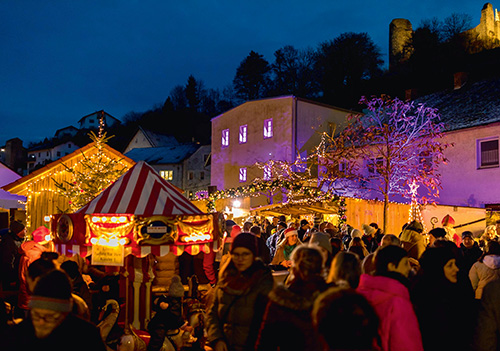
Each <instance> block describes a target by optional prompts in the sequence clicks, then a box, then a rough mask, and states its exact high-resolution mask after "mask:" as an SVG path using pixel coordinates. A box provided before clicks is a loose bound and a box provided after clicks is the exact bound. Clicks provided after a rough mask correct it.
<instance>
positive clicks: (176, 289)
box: [168, 275, 184, 297]
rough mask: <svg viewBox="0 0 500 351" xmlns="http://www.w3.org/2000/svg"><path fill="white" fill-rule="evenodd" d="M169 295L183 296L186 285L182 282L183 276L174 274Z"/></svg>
mask: <svg viewBox="0 0 500 351" xmlns="http://www.w3.org/2000/svg"><path fill="white" fill-rule="evenodd" d="M168 296H170V297H183V296H184V286H183V285H182V283H181V277H179V276H178V275H174V276H173V277H172V280H171V281H170V287H169V288H168Z"/></svg>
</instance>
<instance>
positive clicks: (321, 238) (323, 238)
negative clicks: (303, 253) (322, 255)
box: [309, 232, 332, 253]
mask: <svg viewBox="0 0 500 351" xmlns="http://www.w3.org/2000/svg"><path fill="white" fill-rule="evenodd" d="M309 243H311V244H315V245H318V246H320V247H322V248H323V249H325V250H326V251H328V252H329V253H332V244H331V243H330V235H328V234H325V233H322V232H316V233H314V234H313V235H311V239H309Z"/></svg>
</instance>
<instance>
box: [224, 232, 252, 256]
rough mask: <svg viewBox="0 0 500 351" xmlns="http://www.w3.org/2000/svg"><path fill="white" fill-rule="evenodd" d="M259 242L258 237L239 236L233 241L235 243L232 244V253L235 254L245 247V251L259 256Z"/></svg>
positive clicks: (249, 235)
mask: <svg viewBox="0 0 500 351" xmlns="http://www.w3.org/2000/svg"><path fill="white" fill-rule="evenodd" d="M258 240H259V238H258V237H257V236H255V235H253V234H250V233H241V234H238V236H236V238H234V239H233V243H232V244H231V252H233V251H234V249H236V248H237V247H244V248H245V249H248V250H250V251H252V253H253V255H254V256H258V251H259V245H258Z"/></svg>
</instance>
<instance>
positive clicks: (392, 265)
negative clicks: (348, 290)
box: [356, 245, 424, 351]
mask: <svg viewBox="0 0 500 351" xmlns="http://www.w3.org/2000/svg"><path fill="white" fill-rule="evenodd" d="M410 270H411V267H410V263H409V260H408V254H407V252H406V250H405V249H403V248H401V247H398V246H394V245H389V246H386V247H383V248H381V249H379V250H377V253H376V255H375V272H374V275H369V274H362V275H361V278H360V282H359V285H358V287H357V289H356V291H357V292H358V293H360V294H362V295H363V296H364V297H365V298H366V299H367V300H368V301H369V302H370V304H371V305H372V306H373V307H374V309H375V311H376V312H377V315H378V317H379V318H380V326H379V333H380V338H381V344H382V349H383V350H391V351H398V350H405V351H422V350H423V349H424V348H423V346H422V336H421V333H420V327H419V324H418V320H417V317H416V315H415V311H414V310H413V305H412V302H411V300H410V293H409V291H408V285H409V280H408V276H409V273H410Z"/></svg>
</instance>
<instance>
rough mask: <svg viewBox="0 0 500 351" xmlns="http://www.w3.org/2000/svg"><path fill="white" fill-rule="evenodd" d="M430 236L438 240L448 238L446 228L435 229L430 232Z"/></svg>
mask: <svg viewBox="0 0 500 351" xmlns="http://www.w3.org/2000/svg"><path fill="white" fill-rule="evenodd" d="M429 234H431V235H432V236H433V237H435V238H436V239H438V238H444V237H445V236H446V230H444V228H434V229H431V230H430V231H429Z"/></svg>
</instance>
